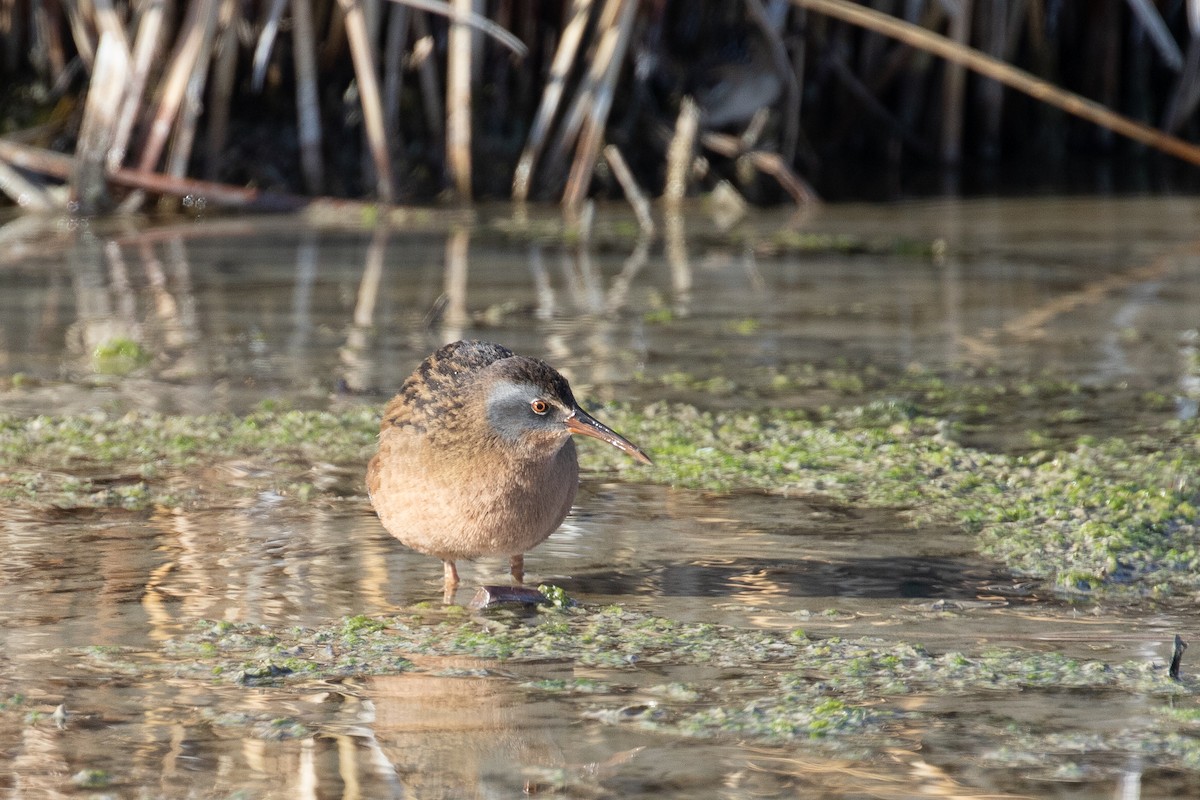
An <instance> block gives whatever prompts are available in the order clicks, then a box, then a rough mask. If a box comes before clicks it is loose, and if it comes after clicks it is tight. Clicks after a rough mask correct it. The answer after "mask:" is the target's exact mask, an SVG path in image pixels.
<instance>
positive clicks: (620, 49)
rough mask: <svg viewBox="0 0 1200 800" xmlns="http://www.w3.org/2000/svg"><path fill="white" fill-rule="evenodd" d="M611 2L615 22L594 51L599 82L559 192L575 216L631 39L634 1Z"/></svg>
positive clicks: (600, 140)
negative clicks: (614, 5)
mask: <svg viewBox="0 0 1200 800" xmlns="http://www.w3.org/2000/svg"><path fill="white" fill-rule="evenodd" d="M613 1H614V2H615V3H617V4H618V5H619V6H620V8H619V14H618V15H617V23H616V25H614V26H613V27H611V28H609V29H608V30H606V31H604V33H603V34H601V38H600V44H599V46H598V47H597V48H596V63H597V64H598V65H600V67H601V70H600V76H599V80H598V81H597V82H596V96H595V100H594V101H593V102H592V105H591V108H590V109H588V113H587V124H586V126H585V127H584V129H583V131H582V135H581V137H580V140H579V146H578V148H577V149H576V151H575V161H574V163H573V164H572V165H571V174H570V175H569V176H568V177H567V187H566V190H565V191H564V192H563V205H564V206H565V207H566V208H567V209H568V210H570V211H571V213H578V211H579V208H580V206H581V204H582V203H583V201H584V200H585V199H586V198H587V191H588V187H589V186H590V185H591V182H592V173H593V172H594V171H595V169H596V159H597V158H598V157H599V155H600V147H601V145H602V144H603V143H604V128H605V125H606V124H607V123H608V112H609V110H610V109H611V108H612V101H613V97H614V95H616V92H617V79H618V78H619V77H620V75H621V65H622V64H623V63H624V61H625V51H626V49H627V48H628V47H629V42H630V40H631V39H632V38H633V21H634V19H635V18H636V12H637V6H638V4H637V0H613Z"/></svg>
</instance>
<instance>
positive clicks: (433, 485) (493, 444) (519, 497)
mask: <svg viewBox="0 0 1200 800" xmlns="http://www.w3.org/2000/svg"><path fill="white" fill-rule="evenodd" d="M443 445H444V443H441V442H439V441H438V437H434V436H429V435H426V434H424V433H420V432H418V431H417V430H415V428H413V427H405V426H404V425H402V424H401V425H393V426H392V427H391V428H385V430H384V431H383V432H382V433H381V434H380V442H379V453H378V455H376V456H375V457H374V458H373V459H372V460H371V463H370V464H369V465H368V469H367V485H368V490H369V492H370V496H371V502H372V504H373V505H374V507H375V510H376V512H377V513H378V514H379V518H380V520H381V521H382V522H383V525H384V527H385V528H386V529H387V530H388V532H389V533H391V534H392V535H393V536H395V537H396V538H397V539H399V540H400V541H401V542H403V543H404V544H406V545H408V546H409V547H411V548H413V549H414V550H417V551H419V552H423V553H427V554H430V555H435V556H438V557H439V558H443V559H451V560H453V559H457V558H474V557H477V556H483V555H501V554H503V555H515V554H518V553H523V552H525V551H526V550H529V549H531V548H532V547H534V546H535V545H537V544H538V543H540V542H542V541H543V540H545V539H546V537H548V536H549V535H550V534H551V533H553V532H554V531H555V529H557V528H558V526H559V525H560V524H561V523H562V521H563V519H564V518H565V517H566V515H567V512H568V511H570V508H571V503H572V502H573V501H574V499H575V492H576V488H577V486H578V481H579V466H578V459H577V457H576V453H575V446H574V444H573V443H572V442H571V441H570V440H565V441H564V442H563V445H562V447H561V448H560V449H558V450H557V452H553V453H548V454H545V455H544V456H543V457H541V458H518V457H517V456H516V454H515V453H514V452H513V451H512V449H511V448H506V447H505V446H504V445H503V443H502V442H501V441H498V440H495V438H494V437H493V438H492V439H490V440H489V439H488V438H487V437H476V438H475V441H474V446H473V447H471V446H466V445H465V444H464V442H463V440H459V441H458V444H457V445H455V446H450V447H447V446H443Z"/></svg>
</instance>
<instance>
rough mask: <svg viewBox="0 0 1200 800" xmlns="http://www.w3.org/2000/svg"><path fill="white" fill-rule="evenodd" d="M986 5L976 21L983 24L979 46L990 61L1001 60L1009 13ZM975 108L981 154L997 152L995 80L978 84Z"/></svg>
mask: <svg viewBox="0 0 1200 800" xmlns="http://www.w3.org/2000/svg"><path fill="white" fill-rule="evenodd" d="M984 2H985V3H986V6H985V8H984V13H983V14H981V15H980V17H979V19H981V20H986V24H984V25H983V33H982V37H983V45H984V48H985V52H986V53H987V54H988V55H989V56H991V57H992V58H994V59H996V60H998V61H1003V60H1005V57H1006V55H1007V52H1008V22H1009V14H1008V10H1007V9H1006V8H1005V5H1006V4H1005V3H1002V2H1000V0H984ZM985 15H986V16H985ZM979 106H980V116H981V118H982V124H981V125H980V128H981V132H980V138H981V140H982V142H981V144H982V149H983V151H984V152H987V153H991V154H996V153H998V152H999V150H1000V125H1001V123H1002V122H1003V120H1004V86H1003V84H1001V83H999V82H998V81H994V80H989V79H984V80H983V81H981V82H980V84H979Z"/></svg>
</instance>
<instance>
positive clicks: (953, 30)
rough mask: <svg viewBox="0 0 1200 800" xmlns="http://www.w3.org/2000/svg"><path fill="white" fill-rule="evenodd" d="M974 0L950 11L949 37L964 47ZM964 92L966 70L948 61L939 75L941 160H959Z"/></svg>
mask: <svg viewBox="0 0 1200 800" xmlns="http://www.w3.org/2000/svg"><path fill="white" fill-rule="evenodd" d="M973 13H974V0H958V8H957V10H955V11H954V12H953V13H951V14H950V29H949V39H950V40H951V41H953V42H954V43H955V44H956V45H958V46H959V47H963V48H966V47H967V46H968V44H969V42H970V39H971V15H972V14H973ZM966 92H967V71H966V69H965V68H964V67H963V65H961V64H955V63H953V62H952V63H949V64H947V65H946V71H945V73H944V74H943V76H942V132H941V143H940V144H941V160H942V163H943V164H957V163H959V162H960V161H961V160H962V133H963V98H964V97H965V95H966Z"/></svg>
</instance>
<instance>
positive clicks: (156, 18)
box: [107, 0, 165, 171]
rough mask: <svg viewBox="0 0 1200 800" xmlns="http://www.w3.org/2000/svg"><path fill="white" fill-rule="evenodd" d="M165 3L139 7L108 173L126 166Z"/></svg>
mask: <svg viewBox="0 0 1200 800" xmlns="http://www.w3.org/2000/svg"><path fill="white" fill-rule="evenodd" d="M164 3H165V0H150V1H149V2H147V3H146V4H145V6H144V7H143V8H142V12H141V19H140V20H139V21H138V30H137V35H136V36H134V40H133V56H132V60H133V66H132V69H131V72H130V77H129V90H128V91H127V92H126V93H125V101H124V103H123V104H122V106H121V111H120V113H119V114H117V129H116V131H115V132H114V133H113V143H112V147H111V148H110V150H109V158H108V165H107V166H108V169H109V170H110V171H111V170H114V169H117V168H118V167H120V166H121V165H122V164H124V163H125V154H126V152H127V150H128V148H129V137H130V136H131V135H132V133H133V126H134V124H135V123H136V122H137V119H138V117H139V116H140V111H141V108H142V98H143V96H144V95H145V91H146V79H147V77H148V76H149V74H150V67H151V66H152V64H153V61H154V54H155V53H156V52H158V46H159V36H160V34H161V32H162V23H163V5H164Z"/></svg>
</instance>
